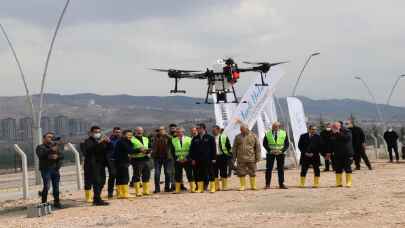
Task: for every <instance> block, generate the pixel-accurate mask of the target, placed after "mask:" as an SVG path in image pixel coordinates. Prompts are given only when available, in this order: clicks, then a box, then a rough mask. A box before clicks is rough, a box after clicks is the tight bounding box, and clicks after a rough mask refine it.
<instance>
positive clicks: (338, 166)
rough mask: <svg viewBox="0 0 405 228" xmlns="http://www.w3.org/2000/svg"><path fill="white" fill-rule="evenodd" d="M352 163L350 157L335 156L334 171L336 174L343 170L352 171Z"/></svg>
mask: <svg viewBox="0 0 405 228" xmlns="http://www.w3.org/2000/svg"><path fill="white" fill-rule="evenodd" d="M352 163H353V160H352V159H351V158H338V157H335V172H336V174H341V173H343V171H345V173H352Z"/></svg>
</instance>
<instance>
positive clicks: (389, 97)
mask: <svg viewBox="0 0 405 228" xmlns="http://www.w3.org/2000/svg"><path fill="white" fill-rule="evenodd" d="M402 78H405V74H403V75H399V76H398V78H397V80H396V81H395V83H394V86H392V89H391V92H390V94H389V96H388V99H387V106H388V105H390V102H391V98H392V95H393V94H394V90H395V88H396V87H397V85H398V82H399V80H401V79H402Z"/></svg>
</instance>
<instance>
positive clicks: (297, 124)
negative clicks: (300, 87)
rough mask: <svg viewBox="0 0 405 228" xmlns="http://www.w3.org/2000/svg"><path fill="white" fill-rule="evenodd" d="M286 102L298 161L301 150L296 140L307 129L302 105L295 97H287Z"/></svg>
mask: <svg viewBox="0 0 405 228" xmlns="http://www.w3.org/2000/svg"><path fill="white" fill-rule="evenodd" d="M287 104H288V113H289V114H290V122H291V129H292V132H293V137H294V144H295V156H296V159H297V161H298V160H299V159H300V156H301V151H300V150H299V148H298V140H299V139H300V136H301V135H302V134H304V133H306V132H307V131H308V130H307V123H306V118H305V113H304V105H303V104H302V102H301V101H300V100H299V99H298V98H296V97H287Z"/></svg>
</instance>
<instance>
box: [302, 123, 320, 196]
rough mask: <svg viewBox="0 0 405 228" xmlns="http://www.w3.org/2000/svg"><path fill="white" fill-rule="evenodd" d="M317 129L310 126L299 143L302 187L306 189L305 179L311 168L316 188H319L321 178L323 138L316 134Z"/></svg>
mask: <svg viewBox="0 0 405 228" xmlns="http://www.w3.org/2000/svg"><path fill="white" fill-rule="evenodd" d="M316 130H317V128H316V127H315V126H312V125H310V126H309V127H308V133H305V134H303V135H301V136H300V139H299V141H298V148H299V149H300V151H301V158H300V164H301V176H300V184H299V186H300V187H305V178H306V176H307V172H308V169H309V167H310V166H312V168H313V169H314V184H313V187H314V188H318V187H319V180H320V177H321V170H320V169H319V166H320V165H321V158H320V156H319V154H320V152H321V137H320V136H319V135H318V134H317V133H316Z"/></svg>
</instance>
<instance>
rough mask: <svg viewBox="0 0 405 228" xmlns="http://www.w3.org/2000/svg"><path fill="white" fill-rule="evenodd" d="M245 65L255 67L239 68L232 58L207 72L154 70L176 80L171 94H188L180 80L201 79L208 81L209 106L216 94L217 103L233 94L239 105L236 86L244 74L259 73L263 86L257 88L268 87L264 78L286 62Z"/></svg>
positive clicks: (206, 102) (221, 61) (207, 95)
mask: <svg viewBox="0 0 405 228" xmlns="http://www.w3.org/2000/svg"><path fill="white" fill-rule="evenodd" d="M243 63H245V64H249V65H253V66H252V67H248V68H239V67H238V65H237V64H236V63H235V61H234V60H233V59H232V58H228V59H221V60H218V61H217V64H216V65H215V66H214V69H208V68H207V69H206V71H205V72H201V71H194V70H177V69H168V70H166V69H152V70H155V71H160V72H167V74H168V76H169V78H173V79H174V80H175V84H174V89H173V90H171V91H170V93H186V91H185V90H179V89H178V82H179V80H180V79H184V78H187V79H200V80H207V85H208V87H207V93H206V98H205V104H209V101H208V98H209V95H212V94H216V102H218V103H220V102H222V103H228V102H229V101H228V99H227V94H228V93H233V97H234V100H233V101H231V102H233V103H239V101H238V98H237V96H236V91H235V87H234V86H235V84H236V83H237V81H238V79H239V78H240V74H241V73H242V72H259V73H260V74H261V77H262V84H257V85H256V86H267V84H265V83H264V77H265V76H266V73H267V72H268V71H269V70H270V68H271V67H272V66H275V65H279V64H283V63H286V62H278V63H267V62H243Z"/></svg>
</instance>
